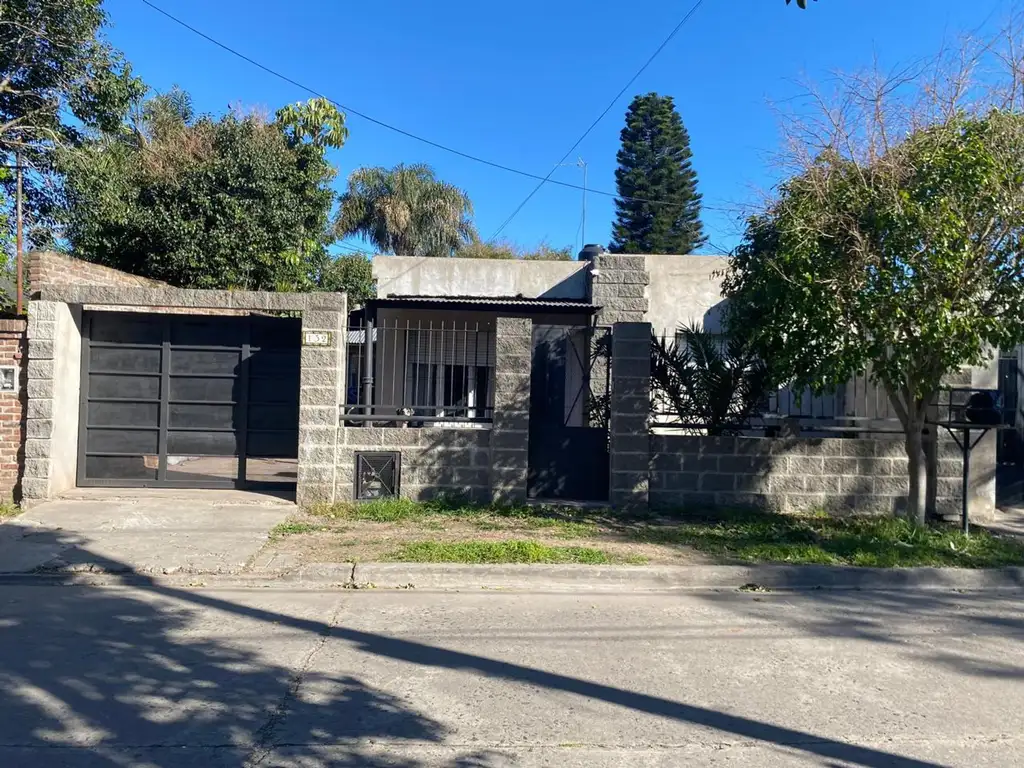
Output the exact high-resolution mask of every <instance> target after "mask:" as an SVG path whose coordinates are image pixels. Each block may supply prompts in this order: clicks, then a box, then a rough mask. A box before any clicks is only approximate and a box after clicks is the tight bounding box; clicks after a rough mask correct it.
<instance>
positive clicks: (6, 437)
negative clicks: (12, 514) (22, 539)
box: [0, 318, 28, 501]
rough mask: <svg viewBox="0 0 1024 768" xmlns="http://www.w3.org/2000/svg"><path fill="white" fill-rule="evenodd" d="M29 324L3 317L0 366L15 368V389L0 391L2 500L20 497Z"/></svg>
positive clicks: (0, 323) (1, 322) (23, 453)
mask: <svg viewBox="0 0 1024 768" xmlns="http://www.w3.org/2000/svg"><path fill="white" fill-rule="evenodd" d="M27 325H28V322H27V321H26V320H23V319H21V318H15V319H8V320H0V366H4V367H7V366H12V367H13V368H14V371H15V389H14V391H13V392H0V500H10V499H14V500H15V501H19V500H20V499H21V473H22V469H23V465H24V460H25V411H26V401H27V398H28V394H27V390H28V377H27V376H26V375H25V367H26V365H27V364H28V354H27V352H28V337H27V336H26V327H27Z"/></svg>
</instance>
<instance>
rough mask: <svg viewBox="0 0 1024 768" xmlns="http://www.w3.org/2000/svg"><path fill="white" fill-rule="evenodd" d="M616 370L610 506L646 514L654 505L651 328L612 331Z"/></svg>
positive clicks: (624, 327) (625, 327)
mask: <svg viewBox="0 0 1024 768" xmlns="http://www.w3.org/2000/svg"><path fill="white" fill-rule="evenodd" d="M611 366H612V376H611V403H610V410H609V421H608V430H609V448H608V451H609V470H610V482H611V488H610V491H609V501H610V502H611V504H612V506H613V507H615V508H616V509H631V508H640V509H643V508H646V507H647V506H648V503H649V496H648V489H649V477H648V475H649V472H648V461H649V451H650V446H649V442H648V424H647V422H648V419H649V417H650V409H651V326H650V323H616V324H615V325H614V326H612V360H611Z"/></svg>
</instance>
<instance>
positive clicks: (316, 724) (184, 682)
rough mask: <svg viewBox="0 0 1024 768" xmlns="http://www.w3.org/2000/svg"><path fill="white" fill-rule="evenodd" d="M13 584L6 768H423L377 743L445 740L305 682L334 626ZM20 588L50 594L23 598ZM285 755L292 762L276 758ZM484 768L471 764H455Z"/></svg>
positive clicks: (386, 697) (1, 672)
mask: <svg viewBox="0 0 1024 768" xmlns="http://www.w3.org/2000/svg"><path fill="white" fill-rule="evenodd" d="M39 535H42V534H39ZM64 538H65V541H63V542H62V543H63V544H65V545H67V544H74V545H75V546H78V547H84V546H85V542H77V543H74V542H69V541H67V540H66V539H67V537H66V535H65V536H64ZM94 560H95V558H94ZM108 565H109V566H110V567H111V569H112V570H114V571H116V570H118V568H117V566H118V565H119V564H117V563H113V562H110V563H108ZM7 581H8V587H7V588H4V589H3V591H2V592H0V595H2V596H0V712H2V713H3V716H2V717H0V745H2V746H0V765H3V766H4V767H5V768H21V766H26V768H27V767H28V766H31V767H32V768H37V767H38V766H43V765H46V766H57V765H61V766H64V765H67V766H75V768H79V767H80V766H89V768H93V767H95V768H105V767H107V766H119V767H122V768H123V767H124V766H132V767H133V768H134V767H135V766H145V767H147V768H150V767H159V768H165V767H166V768H172V767H177V766H197V765H201V766H208V765H214V766H247V765H256V764H258V763H261V762H262V763H263V764H266V765H277V766H280V765H309V764H311V763H312V764H314V765H319V764H330V765H332V766H370V767H371V768H372V767H373V766H378V765H381V766H383V765H388V766H396V765H397V766H406V768H414V766H418V765H419V763H416V762H400V761H397V762H396V761H395V759H394V758H389V759H387V760H385V759H384V758H383V757H382V756H381V755H380V754H378V753H376V752H374V751H373V750H372V749H370V748H369V746H368V745H369V744H370V742H372V741H373V740H374V739H384V738H387V739H390V740H399V741H409V742H416V743H427V744H431V743H433V744H439V743H440V742H441V741H442V740H443V739H444V737H445V734H446V733H447V729H446V728H445V726H443V725H442V724H441V723H440V722H438V721H437V720H435V719H433V718H431V717H429V716H427V715H425V714H423V713H420V712H416V711H414V710H412V709H411V708H409V707H408V706H407V705H406V704H405V703H404V702H403V701H402V700H401V699H399V698H396V697H395V696H394V695H391V694H389V693H386V692H384V691H381V690H377V689H374V688H373V687H371V686H368V685H366V684H365V683H363V682H362V681H361V680H360V679H359V677H358V676H356V675H354V674H352V671H351V670H346V671H345V672H339V673H338V674H325V673H322V672H314V671H308V670H303V669H302V668H303V664H304V661H308V659H309V658H311V656H312V654H313V653H314V652H315V650H316V648H317V647H318V645H319V644H321V643H322V642H323V641H324V640H325V639H326V634H327V632H328V627H327V626H326V625H320V628H319V629H318V630H316V631H315V632H313V633H309V632H306V631H305V628H303V631H300V632H296V631H294V630H293V629H289V628H288V622H289V621H290V620H291V617H289V616H286V615H275V618H274V619H273V622H274V624H278V625H283V626H284V629H283V630H282V628H281V627H280V626H276V627H268V625H267V618H266V617H263V616H254V617H251V618H242V619H239V618H237V616H230V615H228V616H225V614H224V613H223V612H222V611H224V610H228V613H229V614H230V613H235V611H233V610H231V609H229V606H230V604H224V605H218V606H215V607H216V608H217V609H218V610H216V611H211V610H209V608H207V607H206V606H201V605H198V604H196V602H195V601H194V600H193V599H192V598H193V597H194V595H191V594H190V593H189V592H188V591H186V590H181V591H178V590H168V591H166V592H163V594H157V593H155V591H153V590H151V591H149V592H145V591H139V590H127V589H122V588H98V587H93V586H82V585H75V586H58V585H53V586H41V587H40V586H38V585H39V584H40V580H39V578H35V580H34V581H32V580H27V579H22V580H21V581H20V582H18V580H17V579H11V578H8V579H7ZM17 583H20V584H21V585H23V586H27V585H37V587H38V588H35V589H32V590H19V589H16V588H11V587H12V586H14V585H15V584H17ZM44 583H45V582H44ZM238 615H240V616H243V617H244V613H238ZM268 640H273V641H274V643H275V644H274V645H273V646H271V645H269V644H266V643H267V641H268ZM300 670H302V675H301V679H300V677H299V676H298V674H297V673H298V672H299V671H300ZM282 745H286V747H287V758H280V759H279V758H277V757H273V758H271V757H270V756H271V754H272V752H273V751H274V750H275V749H277V748H278V747H280V746H282ZM327 747H330V756H329V759H327V758H326V757H325V756H324V754H325V753H324V750H325V749H326V748H327ZM478 757H480V755H478V754H477V753H470V754H467V755H463V756H461V757H459V758H458V759H457V760H458V762H456V763H454V765H473V764H474V763H473V762H466V761H473V760H476V759H477V758H478ZM476 764H482V763H476Z"/></svg>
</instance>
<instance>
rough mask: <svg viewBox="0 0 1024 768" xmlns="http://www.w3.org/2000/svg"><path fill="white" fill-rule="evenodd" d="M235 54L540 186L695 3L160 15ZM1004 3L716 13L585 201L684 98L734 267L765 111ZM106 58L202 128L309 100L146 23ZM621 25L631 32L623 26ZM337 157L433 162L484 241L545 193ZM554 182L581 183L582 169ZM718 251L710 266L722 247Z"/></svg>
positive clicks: (593, 207)
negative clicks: (650, 120)
mask: <svg viewBox="0 0 1024 768" xmlns="http://www.w3.org/2000/svg"><path fill="white" fill-rule="evenodd" d="M154 2H155V3H156V4H157V5H160V6H161V7H163V8H164V9H165V10H167V11H169V12H170V13H173V14H174V15H176V16H178V17H180V18H182V19H184V20H185V21H187V22H189V23H190V24H192V25H193V26H195V27H197V28H199V29H202V30H203V31H204V32H206V33H208V34H209V35H211V36H213V37H215V38H218V39H220V40H221V41H223V42H224V43H226V44H228V45H230V46H232V47H234V48H237V49H239V50H241V51H242V52H244V53H246V54H248V55H250V56H252V57H253V58H255V59H258V60H260V61H262V62H263V63H265V64H267V65H268V66H270V67H272V68H274V69H277V70H279V71H281V72H283V73H284V74H286V75H288V76H290V77H292V78H293V79H295V80H298V81H300V82H303V83H305V84H307V85H309V86H311V87H313V88H315V89H318V90H320V91H321V92H323V93H324V94H326V95H327V96H330V97H331V98H333V99H335V100H337V101H339V102H341V103H343V104H348V105H351V106H352V107H353V108H355V109H358V110H360V111H361V112H365V113H368V114H370V115H372V116H374V117H376V118H378V119H380V120H383V121H386V122H390V123H393V124H396V125H398V126H401V127H402V128H404V129H406V130H408V131H411V132H413V133H417V134H420V135H423V136H426V137H428V138H431V139H433V140H435V141H438V142H441V143H443V144H448V145H451V146H454V147H456V148H458V149H461V150H463V151H465V152H468V153H470V154H474V155H478V156H482V157H486V158H488V159H491V160H494V161H495V162H499V163H502V164H505V165H509V166H514V167H517V168H521V169H524V170H527V171H530V172H534V173H539V174H541V175H543V174H545V173H547V172H548V170H550V168H551V166H552V165H553V164H554V163H555V161H556V160H558V158H559V157H561V156H562V154H564V152H565V151H566V150H567V149H568V148H569V147H570V146H571V145H572V143H573V142H574V141H575V140H576V138H578V136H579V135H580V134H581V133H582V132H583V131H584V130H585V129H586V127H587V126H588V125H590V123H591V122H592V121H593V120H594V118H595V117H597V115H598V114H599V113H600V112H601V110H603V109H604V107H605V106H606V105H607V103H608V101H609V100H610V99H611V98H612V96H613V95H614V94H615V93H616V92H618V90H619V89H620V88H621V87H622V86H623V85H624V84H625V83H626V81H627V80H628V79H629V78H630V77H631V76H632V74H633V73H634V72H635V71H636V70H637V69H638V68H639V67H640V65H641V64H642V63H643V62H644V61H645V60H646V59H647V57H648V56H649V55H650V54H651V53H652V52H653V51H654V49H655V48H656V47H657V46H658V44H659V43H660V42H661V41H662V40H663V39H664V37H665V35H667V34H668V32H669V30H671V28H672V27H673V26H674V25H675V24H676V23H677V22H678V21H679V19H681V18H682V16H683V15H684V13H685V12H686V11H687V10H688V9H689V8H690V6H691V5H692V2H693V0H676V1H675V2H652V1H651V0H635V1H634V2H630V3H622V2H610V0H518V1H517V2H515V3H480V2H477V1H474V2H470V1H469V0H439V1H438V2H432V3H424V2H413V0H402V1H400V0H374V2H341V1H339V0H305V1H299V0H293V1H292V2H272V1H271V0H217V2H211V1H210V0H154ZM1009 5H1010V2H1009V0H968V1H966V2H965V0H820V1H819V2H817V3H809V6H810V7H809V8H808V9H807V10H806V11H800V10H799V9H797V8H796V6H795V5H792V6H787V5H786V4H785V3H784V1H783V0H705V2H704V4H703V6H702V7H701V8H700V9H699V10H698V11H697V13H696V14H695V15H694V17H693V18H692V19H691V20H690V22H689V23H688V24H687V25H686V26H685V27H684V28H683V30H682V31H681V32H680V33H679V34H678V35H677V36H676V38H675V39H674V40H673V41H672V42H671V43H670V44H669V47H668V48H666V49H665V50H664V51H663V52H662V53H661V55H660V56H659V58H658V59H656V60H655V62H654V63H653V64H652V65H651V67H650V68H649V69H648V70H647V71H646V72H645V73H644V74H643V75H642V76H641V77H640V79H639V80H638V81H637V82H636V83H635V84H634V86H633V87H632V88H631V89H630V91H629V92H627V93H626V94H624V95H623V97H622V98H621V99H620V101H619V102H618V103H617V104H616V105H615V107H614V108H613V109H612V110H611V111H610V112H609V113H608V115H607V116H606V117H605V119H604V120H603V121H602V122H601V123H600V125H598V127H597V128H596V129H595V130H594V131H593V132H592V133H591V134H590V136H589V137H588V138H587V139H586V141H585V142H584V143H583V144H582V145H581V147H580V148H579V150H578V154H579V155H580V156H582V157H583V158H584V160H586V161H587V163H588V164H589V185H590V187H591V188H593V189H600V190H605V191H614V188H615V179H614V171H615V153H616V151H617V149H618V135H619V131H620V129H621V127H622V120H623V115H624V113H625V110H626V107H627V106H628V104H629V100H630V98H631V97H632V96H633V95H634V94H636V93H643V92H647V91H657V92H659V93H662V94H670V95H672V96H674V97H675V100H676V105H677V107H678V109H679V111H680V113H681V114H682V117H683V122H684V123H685V124H686V127H687V129H688V130H689V132H690V137H691V142H692V147H693V152H694V165H695V167H696V169H697V172H698V174H699V177H700V190H701V192H702V193H703V194H704V202H705V205H706V206H708V207H718V208H724V209H726V210H707V209H706V210H705V214H704V222H705V226H706V228H707V231H708V234H709V236H710V238H711V240H712V242H713V243H714V244H715V245H717V246H718V247H720V248H725V249H728V248H731V247H733V246H734V245H735V244H736V243H737V242H738V233H739V225H738V223H737V216H736V214H735V213H734V212H733V211H732V210H730V209H733V208H734V207H735V206H737V205H742V204H744V203H746V202H748V201H750V200H752V199H756V190H758V189H765V188H767V187H770V185H771V184H772V182H773V180H774V172H773V170H772V168H771V166H770V162H769V159H768V155H769V153H770V152H771V151H772V150H773V149H774V148H775V147H776V146H777V141H778V137H777V130H776V118H775V115H774V113H773V111H772V108H771V107H770V102H771V101H773V100H779V99H784V98H786V97H787V96H791V95H793V94H794V93H796V92H797V91H798V90H799V89H798V87H797V86H796V84H795V81H796V80H797V79H799V78H802V77H810V78H812V79H816V80H824V79H826V78H827V77H828V74H829V72H830V71H831V70H833V69H846V70H849V69H856V68H859V67H861V66H864V65H866V64H868V63H870V61H871V60H872V58H873V57H876V56H877V58H878V60H879V61H880V63H881V64H882V65H883V66H886V67H888V66H894V65H897V64H899V63H906V62H909V61H912V60H913V59H915V58H917V57H920V56H923V55H927V54H931V53H934V52H935V51H936V50H937V48H938V47H939V46H940V44H941V43H942V41H943V40H944V39H950V38H952V37H954V36H955V35H956V34H957V33H958V32H959V31H962V30H965V29H973V28H976V27H978V26H979V25H982V24H984V23H987V24H988V25H989V26H992V25H995V24H997V23H998V22H999V21H1000V20H1001V19H1003V18H1004V17H1005V15H1006V13H1007V12H1008V10H1009ZM106 8H107V10H108V12H109V13H110V16H111V20H112V22H113V28H112V29H111V30H109V33H108V36H109V38H110V40H111V41H112V42H113V43H114V44H115V45H116V46H117V47H119V48H120V49H121V50H122V51H124V52H125V54H126V55H127V57H128V58H129V60H130V61H131V62H132V64H133V65H134V67H135V71H136V73H137V74H139V75H141V76H142V77H143V78H144V79H145V80H146V82H147V83H148V84H149V85H151V86H152V87H153V88H156V89H158V90H166V89H167V88H169V87H170V86H171V85H173V84H178V85H181V86H182V87H184V88H185V89H186V90H188V91H190V92H191V93H192V95H193V97H194V100H195V104H196V107H197V108H198V109H199V110H200V111H208V112H215V113H219V112H223V111H224V110H225V109H227V108H228V106H229V105H233V104H242V105H246V106H262V107H265V108H266V109H267V110H268V111H270V112H273V111H274V110H275V109H277V108H278V107H279V106H281V105H282V104H285V103H288V102H292V101H297V100H300V99H304V98H307V94H305V93H303V92H302V91H300V90H298V89H296V88H294V87H293V86H290V85H287V84H286V83H283V82H281V81H280V80H277V79H276V78H274V77H272V76H270V75H268V74H266V73H264V72H262V71H260V70H257V69H255V68H254V67H252V66H251V65H249V64H247V63H245V62H244V61H241V60H239V59H236V58H234V57H232V56H231V55H230V54H228V53H226V52H224V51H222V50H220V49H218V48H215V47H214V46H212V45H211V44H209V43H208V42H206V41H204V40H202V39H201V38H198V37H196V36H195V35H193V34H192V33H190V32H189V31H187V30H185V29H182V28H181V27H179V26H177V25H175V24H174V23H173V22H171V21H169V20H168V19H166V18H164V17H163V16H161V15H159V14H157V13H156V12H155V11H153V10H151V9H150V8H148V7H146V6H145V5H143V4H142V3H141V2H139V0H106ZM627 13H628V14H629V16H627V15H626V14H627ZM348 125H349V129H350V131H351V135H350V138H349V141H348V143H347V144H346V145H345V147H344V148H342V149H341V150H340V151H338V152H336V153H334V154H333V156H332V160H333V161H334V163H335V164H336V165H337V167H338V169H339V171H340V175H339V179H338V181H337V186H338V188H339V190H340V189H343V187H344V179H345V177H346V176H347V175H348V174H349V173H350V172H351V171H352V170H353V169H355V168H357V167H360V166H365V165H383V166H391V165H394V164H396V163H400V162H405V163H411V162H425V163H429V164H430V165H432V166H433V167H434V168H435V170H436V171H437V173H438V174H439V175H440V176H441V177H442V178H443V179H445V180H446V181H449V182H452V183H454V184H457V185H459V186H460V187H462V188H464V189H465V190H467V191H468V192H469V194H470V197H471V199H472V200H473V203H474V205H475V208H476V221H477V226H478V228H479V230H480V232H481V234H482V235H483V236H484V237H488V236H490V235H491V234H492V233H493V232H494V230H495V229H496V228H497V227H498V226H499V225H500V224H501V222H502V221H504V219H505V218H506V217H507V216H508V215H509V214H510V213H511V212H512V210H513V209H514V208H515V207H516V206H517V205H518V204H519V203H520V201H521V200H522V199H523V197H525V196H526V195H527V194H528V193H529V191H530V190H531V189H532V188H533V186H534V185H535V182H534V181H532V180H530V179H526V178H522V177H518V176H513V175H510V174H508V173H506V172H503V171H500V170H496V169H493V168H489V167H487V166H483V165H479V164H477V163H474V162H471V161H469V160H465V159H462V158H459V157H456V156H453V155H450V154H447V153H445V152H442V151H440V150H437V149H435V148H433V147H429V146H426V145H424V144H421V143H419V142H416V141H414V140H412V139H408V138H406V137H404V136H400V135H398V134H395V133H392V132H390V131H388V130H386V129H383V128H380V127H378V126H375V125H373V124H371V123H368V122H366V121H365V120H362V119H360V118H359V117H356V116H355V115H349V119H348ZM555 178H558V179H562V180H565V181H568V182H573V183H580V182H581V181H582V174H581V171H580V170H579V169H577V168H575V167H572V168H561V169H559V171H558V173H557V175H556V176H555ZM580 197H581V193H579V192H577V191H575V190H571V189H565V188H560V187H556V186H545V187H544V188H543V189H542V190H541V191H540V192H539V193H538V194H537V195H536V196H534V198H533V200H531V201H530V203H529V204H528V205H527V206H526V207H525V208H524V209H523V210H522V211H521V212H520V213H519V215H518V216H517V217H516V219H515V220H514V221H513V222H512V223H511V224H510V225H509V227H508V228H507V229H506V231H505V233H504V234H505V235H507V236H509V237H510V238H512V239H514V240H516V241H519V242H522V243H524V244H534V243H537V242H539V241H541V240H547V241H548V242H549V243H550V244H552V245H555V246H561V245H566V244H569V243H573V242H574V241H575V243H576V244H577V245H578V244H579V240H578V239H577V237H578V235H577V232H578V228H579V224H580V202H581V201H580ZM587 207H588V211H587V230H586V239H587V241H588V242H597V243H602V244H606V243H607V242H608V239H609V233H610V227H611V221H612V218H613V206H612V201H611V199H610V198H607V197H602V196H599V195H595V194H592V195H590V196H589V197H588V206H587ZM708 252H713V249H712V248H709V249H708Z"/></svg>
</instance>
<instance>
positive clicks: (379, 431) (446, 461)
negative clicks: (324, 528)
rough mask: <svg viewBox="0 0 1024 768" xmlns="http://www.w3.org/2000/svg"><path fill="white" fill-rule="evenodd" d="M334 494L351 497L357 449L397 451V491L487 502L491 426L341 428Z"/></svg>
mask: <svg viewBox="0 0 1024 768" xmlns="http://www.w3.org/2000/svg"><path fill="white" fill-rule="evenodd" d="M339 437H340V441H339V442H340V443H341V445H339V446H338V468H337V475H336V477H337V486H336V489H335V498H336V499H337V500H338V501H348V500H351V499H353V498H354V497H355V465H356V452H357V451H399V452H400V453H401V454H402V459H401V473H402V474H401V487H400V491H401V495H402V496H403V497H405V498H409V499H416V500H426V499H431V498H435V497H436V496H438V495H439V494H449V495H452V496H455V497H459V498H463V499H466V500H467V501H471V502H474V503H477V504H486V503H488V502H489V501H490V500H491V469H490V466H491V430H489V429H442V428H430V427H428V428H423V429H417V428H402V427H342V428H341V429H340V431H339Z"/></svg>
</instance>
